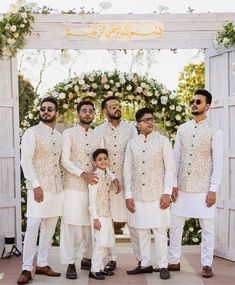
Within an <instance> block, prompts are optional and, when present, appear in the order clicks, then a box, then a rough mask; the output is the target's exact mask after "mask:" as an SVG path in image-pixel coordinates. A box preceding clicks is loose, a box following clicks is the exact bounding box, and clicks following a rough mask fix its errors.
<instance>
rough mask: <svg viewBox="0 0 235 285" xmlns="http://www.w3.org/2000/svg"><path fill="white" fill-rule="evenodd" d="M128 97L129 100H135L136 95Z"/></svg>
mask: <svg viewBox="0 0 235 285" xmlns="http://www.w3.org/2000/svg"><path fill="white" fill-rule="evenodd" d="M127 98H128V99H129V100H134V98H135V97H134V96H133V95H128V96H127Z"/></svg>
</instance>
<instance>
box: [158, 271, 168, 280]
mask: <svg viewBox="0 0 235 285" xmlns="http://www.w3.org/2000/svg"><path fill="white" fill-rule="evenodd" d="M160 278H161V279H164V280H165V279H169V278H170V272H169V271H168V269H167V268H160Z"/></svg>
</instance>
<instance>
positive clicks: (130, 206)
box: [126, 198, 135, 213]
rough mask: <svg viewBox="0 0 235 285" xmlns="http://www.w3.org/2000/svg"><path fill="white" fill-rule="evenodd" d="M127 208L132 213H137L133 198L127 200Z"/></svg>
mask: <svg viewBox="0 0 235 285" xmlns="http://www.w3.org/2000/svg"><path fill="white" fill-rule="evenodd" d="M126 207H127V209H128V210H129V211H130V212H131V213H135V201H134V199H133V198H130V199H126Z"/></svg>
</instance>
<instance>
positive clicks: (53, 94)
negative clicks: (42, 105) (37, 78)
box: [51, 91, 59, 98]
mask: <svg viewBox="0 0 235 285" xmlns="http://www.w3.org/2000/svg"><path fill="white" fill-rule="evenodd" d="M51 95H52V96H53V97H55V98H56V97H58V95H59V94H58V93H57V92H56V91H53V92H52V94H51Z"/></svg>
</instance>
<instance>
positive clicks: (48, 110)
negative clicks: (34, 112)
mask: <svg viewBox="0 0 235 285" xmlns="http://www.w3.org/2000/svg"><path fill="white" fill-rule="evenodd" d="M46 111H47V112H49V113H51V112H53V111H55V108H53V107H40V112H46Z"/></svg>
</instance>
